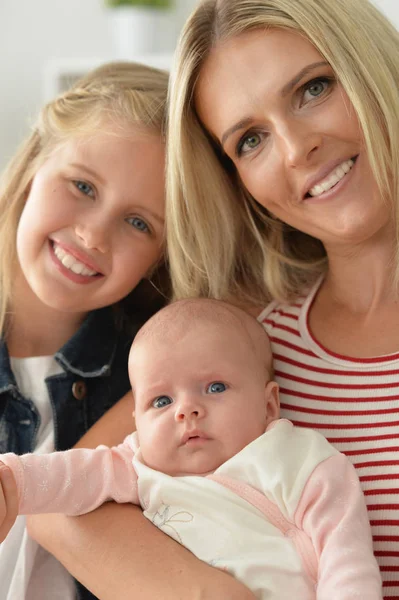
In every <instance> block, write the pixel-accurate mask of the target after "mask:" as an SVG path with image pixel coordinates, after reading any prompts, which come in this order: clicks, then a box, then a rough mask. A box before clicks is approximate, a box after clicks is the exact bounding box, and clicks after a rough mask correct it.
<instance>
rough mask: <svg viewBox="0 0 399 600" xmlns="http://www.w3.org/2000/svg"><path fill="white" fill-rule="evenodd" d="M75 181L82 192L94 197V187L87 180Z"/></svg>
mask: <svg viewBox="0 0 399 600" xmlns="http://www.w3.org/2000/svg"><path fill="white" fill-rule="evenodd" d="M73 183H74V185H75V187H76V188H77V189H78V190H79V192H82V194H84V195H85V196H90V197H91V198H93V197H94V189H93V187H92V186H91V185H90V184H89V183H86V182H85V181H74V182H73Z"/></svg>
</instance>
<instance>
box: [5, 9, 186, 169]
mask: <svg viewBox="0 0 399 600" xmlns="http://www.w3.org/2000/svg"><path fill="white" fill-rule="evenodd" d="M195 3H196V0H175V4H176V9H175V12H176V36H177V33H178V31H179V29H180V27H181V25H182V24H183V22H184V20H185V18H186V16H187V15H188V14H189V12H190V10H191V9H192V7H193V6H194V5H195ZM97 57H100V58H104V60H111V59H112V58H113V44H112V38H111V34H110V29H109V22H108V19H107V10H106V8H105V6H104V2H103V0H0V82H1V83H0V169H1V168H3V166H4V165H5V163H6V162H7V161H8V159H9V157H11V156H12V154H13V153H14V151H15V149H16V147H17V145H18V143H19V142H20V141H21V140H22V139H23V137H24V136H25V135H26V133H27V132H28V127H29V123H31V122H32V120H33V118H34V116H35V115H36V113H37V111H38V109H39V108H40V106H41V104H42V102H43V99H44V85H43V73H44V68H45V64H46V62H47V61H48V60H49V59H55V58H62V59H65V58H73V59H75V58H76V59H79V58H82V59H91V58H97Z"/></svg>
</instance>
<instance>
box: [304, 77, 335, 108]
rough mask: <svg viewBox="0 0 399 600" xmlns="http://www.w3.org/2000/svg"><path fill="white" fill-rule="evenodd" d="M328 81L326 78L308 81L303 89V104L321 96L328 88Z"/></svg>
mask: <svg viewBox="0 0 399 600" xmlns="http://www.w3.org/2000/svg"><path fill="white" fill-rule="evenodd" d="M330 81H331V80H330V79H329V78H328V77H319V78H318V79H312V81H309V83H307V84H306V85H305V87H304V94H303V98H304V101H305V103H306V102H308V101H309V100H314V98H318V97H319V96H321V95H322V94H323V93H324V92H325V91H326V90H327V89H328V87H329V86H330Z"/></svg>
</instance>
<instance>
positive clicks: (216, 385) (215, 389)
mask: <svg viewBox="0 0 399 600" xmlns="http://www.w3.org/2000/svg"><path fill="white" fill-rule="evenodd" d="M226 390H227V386H226V384H225V383H222V382H221V381H214V382H213V383H211V384H210V385H208V387H207V390H206V392H207V394H221V393H222V392H225V391H226Z"/></svg>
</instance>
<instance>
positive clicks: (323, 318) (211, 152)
mask: <svg viewBox="0 0 399 600" xmlns="http://www.w3.org/2000/svg"><path fill="white" fill-rule="evenodd" d="M371 48H372V51H371ZM398 81H399V41H398V34H397V32H396V31H395V30H394V29H393V27H392V26H391V25H390V24H389V23H388V22H387V21H386V20H385V19H384V18H383V17H382V16H381V15H380V14H379V13H378V12H377V11H376V9H375V8H373V6H372V5H371V4H369V3H368V2H367V1H366V0H330V2H328V3H326V2H324V1H322V0H318V1H316V0H274V1H272V0H270V1H269V0H263V1H261V0H256V1H255V0H206V1H205V2H203V3H201V4H200V5H199V6H198V8H197V9H196V10H195V11H194V13H193V15H192V16H191V18H190V19H189V21H188V23H187V25H186V27H185V29H184V32H183V34H182V38H181V42H180V46H179V49H178V52H177V66H176V72H175V75H174V84H173V88H172V92H171V113H170V123H169V126H170V145H169V165H168V169H169V182H168V193H169V253H170V264H171V269H172V274H173V280H174V285H175V293H176V296H178V297H182V296H189V295H213V296H217V297H226V298H235V299H236V301H237V302H239V303H240V304H242V305H246V306H250V307H251V310H253V311H256V313H257V314H259V313H260V312H261V307H262V308H264V307H265V304H266V302H267V301H268V300H269V299H273V298H274V299H276V300H277V302H279V303H280V304H276V305H274V304H273V305H271V307H269V308H268V309H267V315H262V317H264V316H265V318H266V321H267V323H266V326H267V328H268V330H269V332H270V333H271V334H272V337H273V338H274V339H273V341H274V354H275V360H276V367H277V373H276V375H277V378H278V379H279V380H280V383H281V387H282V399H283V410H284V411H285V414H286V415H287V416H289V417H291V418H292V419H293V420H294V421H296V422H299V423H302V424H304V425H309V424H311V425H312V426H313V427H315V428H316V429H319V430H320V431H321V432H322V433H324V434H325V435H326V436H327V437H328V438H329V439H330V441H332V442H333V443H335V444H336V445H337V446H338V447H339V448H340V449H343V450H344V451H346V452H347V454H348V455H349V456H350V457H351V458H353V461H354V463H355V464H356V466H357V467H358V468H359V475H360V477H361V479H362V483H363V484H364V486H365V492H366V499H367V502H368V506H369V510H370V518H371V521H372V525H373V527H374V541H375V549H376V554H377V556H378V559H379V561H380V565H381V569H382V572H383V577H384V578H385V586H384V591H385V596H386V598H394V597H398V596H399V581H398V580H399V577H397V576H396V572H397V571H398V570H399V562H398V560H399V559H398V557H399V544H398V541H397V540H398V539H399V537H398V534H399V530H398V528H397V525H398V521H397V520H396V519H395V509H396V507H397V506H398V505H399V502H398V490H397V485H396V484H395V480H396V479H397V477H398V475H397V473H398V468H397V465H398V461H399V456H398V454H397V444H396V443H395V440H396V438H397V436H398V434H399V428H398V424H397V422H398V419H397V417H396V414H397V413H398V411H399V402H398V399H399V398H398V394H397V389H398V384H399V377H398V372H399V362H398V354H397V353H398V350H399V344H398V342H397V339H398V335H399V318H398V310H397V279H398V278H397V265H398V261H397V257H396V256H397V241H396V240H397V217H396V200H395V199H396V198H397V197H398V185H399V184H398V181H399V178H398V173H399V164H398V163H399V158H398V157H399V151H398V143H399V142H398V140H399V136H398V122H399V119H398V117H399V94H398ZM309 290H311V292H310V293H309ZM304 298H305V299H306V301H304ZM273 325H274V327H273ZM276 332H277V333H276ZM286 334H287V336H291V338H289V337H284V336H286ZM381 334H382V335H381ZM292 340H295V343H294V342H293V341H292ZM295 346H297V347H298V348H299V350H298V349H297V348H296V347H295ZM293 352H296V353H297V354H295V355H293ZM298 370H299V371H300V372H304V371H305V372H306V373H307V379H308V381H303V379H305V377H303V376H302V375H298ZM363 375H364V377H362V376H363ZM313 380H317V381H318V382H319V383H320V385H314V381H313ZM360 381H361V383H360ZM288 384H290V385H288ZM311 384H312V385H311ZM303 385H304V386H308V387H306V389H305V390H303V389H302V388H301V387H300V386H303ZM309 387H310V389H311V391H309ZM292 388H296V389H298V392H297V395H296V396H295V395H293V394H292V391H291V389H292ZM312 390H313V391H312ZM375 396H376V397H375ZM318 398H321V400H318ZM334 398H335V399H337V401H336V402H335V401H332V400H331V399H334ZM115 410H116V409H115ZM326 424H327V425H328V426H327V427H326ZM100 426H101V425H99V427H100ZM104 428H107V429H108V425H107V426H106V425H105V420H104ZM97 431H99V430H97ZM121 433H123V431H121ZM93 435H94V432H93ZM97 435H98V436H99V434H97ZM348 438H349V439H348ZM92 439H93V438H92ZM97 439H100V441H101V440H103V439H104V437H103V438H101V436H99V437H98V438H97ZM362 469H364V471H363V470H362ZM364 473H366V474H365V475H364ZM338 500H339V499H338ZM104 510H106V511H107V513H106V514H105V512H104ZM132 510H133V509H132V508H131V507H115V506H108V507H106V508H105V509H102V511H103V512H102V513H101V515H100V514H96V513H95V514H94V515H89V516H88V517H84V518H83V520H82V521H76V520H74V521H69V522H68V521H66V520H65V519H62V520H58V521H57V520H55V519H54V520H53V521H52V522H54V526H56V525H57V526H58V527H61V531H60V530H58V531H57V538H58V539H55V535H54V534H53V535H51V533H49V534H47V535H43V533H42V534H41V536H40V539H41V540H42V541H44V542H45V543H46V545H47V547H48V548H50V550H52V551H54V552H55V553H56V555H57V556H58V557H60V558H61V559H62V560H64V561H65V562H66V563H67V565H68V566H69V567H70V568H71V569H72V570H73V572H74V573H75V574H77V575H78V576H80V577H82V578H83V579H84V581H85V582H86V583H91V582H94V580H95V578H96V575H97V576H98V577H100V574H98V568H97V570H96V569H95V567H94V566H91V563H90V555H89V553H88V554H87V556H86V560H83V558H84V556H83V557H82V554H83V555H84V554H85V552H84V550H87V549H88V548H89V549H90V547H91V545H92V544H100V545H101V544H103V546H101V549H102V548H103V547H104V551H105V550H106V548H105V542H104V543H103V542H102V541H101V537H102V536H101V533H102V532H101V526H107V527H108V528H109V529H107V535H110V533H109V530H110V529H111V527H114V529H113V533H112V538H110V537H108V545H109V543H110V542H109V540H110V539H112V543H113V544H114V545H113V552H115V548H116V547H119V548H120V554H122V552H123V551H124V552H125V554H126V556H127V558H126V560H125V561H123V560H119V562H118V565H117V567H116V566H115V572H114V574H113V575H111V574H109V575H108V576H107V575H106V573H104V571H103V569H102V570H101V578H107V586H108V587H107V586H105V587H107V589H106V591H105V592H104V594H103V596H102V597H103V598H107V597H110V596H111V592H112V591H114V592H115V591H117V590H118V587H117V582H116V580H117V579H118V578H121V577H128V582H129V583H128V585H132V586H136V587H134V588H130V593H131V592H132V590H133V591H138V589H140V596H138V597H140V598H147V597H148V598H150V597H151V593H150V592H151V590H153V596H152V597H156V593H157V592H158V594H160V593H162V597H163V598H167V597H169V596H168V594H170V597H173V590H174V592H175V595H174V597H175V598H176V597H180V596H179V594H180V595H181V597H186V598H191V597H195V593H196V592H197V591H198V590H199V589H200V587H201V586H200V585H199V584H198V581H199V578H200V575H201V576H202V575H203V576H204V577H207V578H208V577H210V574H209V570H206V571H205V570H204V572H203V573H201V574H200V565H199V564H198V563H196V562H195V561H192V560H191V562H190V561H189V559H188V557H187V556H185V555H183V554H182V553H181V551H180V550H179V551H177V549H176V548H174V552H173V554H171V552H170V551H171V548H170V544H169V545H167V544H168V542H169V540H165V539H161V538H159V536H158V537H157V540H156V541H155V535H154V537H153V538H152V539H151V540H150V538H149V537H147V538H146V539H145V540H144V535H147V532H146V531H143V530H141V529H140V530H139V531H137V534H136V539H135V540H131V539H129V537H130V538H131V537H132V535H134V534H133V533H132V531H133V525H132V523H133V520H134V519H135V518H136V517H131V518H130V519H129V521H127V517H128V515H131V514H132ZM122 515H123V516H122ZM123 517H125V521H124V520H123ZM107 519H109V520H107ZM135 523H136V524H138V523H141V521H139V519H137V520H136V521H135ZM137 526H138V525H137ZM140 527H141V525H140ZM37 531H38V525H37V526H36V532H37ZM148 534H151V532H150V531H148ZM36 535H37V536H38V537H39V535H38V534H37V533H36ZM137 536H139V537H137ZM44 538H46V539H44ZM137 539H139V540H140V542H139V543H137ZM82 540H83V542H82V543H83V544H84V546H83V549H84V550H83V551H82V552H80V553H79V557H78V560H77V557H76V556H75V557H73V545H75V544H76V543H77V541H78V542H81V541H82ZM60 542H61V543H60ZM60 546H62V548H61V547H60ZM137 547H139V548H140V549H141V550H142V552H141V559H140V554H139V553H138V552H137ZM97 554H98V553H97ZM151 556H153V563H152V565H153V564H155V563H156V564H157V567H153V566H152V565H151V568H148V570H147V571H146V572H145V573H144V567H145V566H146V565H145V561H146V560H147V561H148V560H149V559H150V557H151ZM160 557H163V558H162V561H161V564H160V565H159V558H160ZM106 558H107V554H105V555H104V560H103V561H102V565H103V564H104V563H106ZM137 558H138V559H139V560H138V562H137V563H136V564H134V563H135V561H136V560H137ZM190 558H191V557H190ZM129 559H130V565H129ZM78 562H79V564H77V563H78ZM97 565H98V558H97ZM112 566H113V565H112V564H111V565H110V569H108V570H107V572H108V573H110V572H111V571H112ZM158 568H159V572H160V580H161V582H160V583H158V582H156V583H154V578H151V577H149V576H148V574H150V573H151V572H154V573H156V572H158ZM202 568H203V567H202ZM178 573H182V577H183V578H184V580H185V581H186V582H189V584H188V585H189V587H188V588H187V593H186V594H184V593H181V589H182V588H181V587H179V586H181V582H182V579H181V578H180V579H179V578H178V577H176V575H177V574H178ZM207 581H210V579H208V580H207ZM218 581H220V580H218ZM135 582H136V583H135ZM137 582H139V583H137ZM139 585H140V586H141V587H138V586H139ZM162 586H163V587H162ZM105 587H103V589H105ZM202 589H203V588H202ZM170 590H171V591H170ZM220 590H221V588H219V590H218V593H219V596H218V597H226V598H229V597H231V596H229V594H228V593H227V594H226V593H225V595H223V593H221V591H220ZM154 594H155V596H154ZM118 597H121V598H122V597H123V596H118ZM206 597H207V598H209V597H211V596H210V595H208V596H206ZM242 597H243V596H242Z"/></svg>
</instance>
